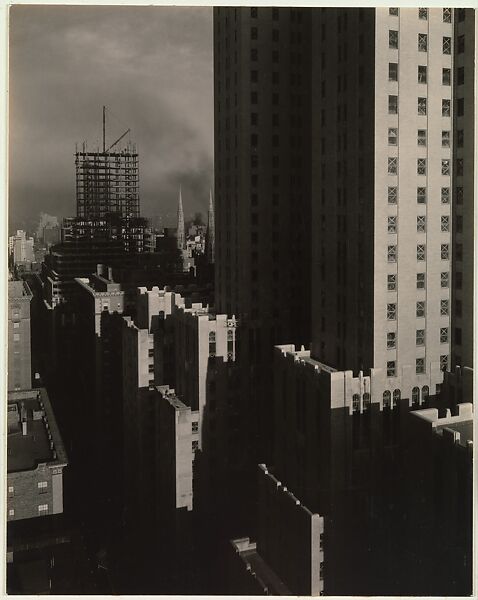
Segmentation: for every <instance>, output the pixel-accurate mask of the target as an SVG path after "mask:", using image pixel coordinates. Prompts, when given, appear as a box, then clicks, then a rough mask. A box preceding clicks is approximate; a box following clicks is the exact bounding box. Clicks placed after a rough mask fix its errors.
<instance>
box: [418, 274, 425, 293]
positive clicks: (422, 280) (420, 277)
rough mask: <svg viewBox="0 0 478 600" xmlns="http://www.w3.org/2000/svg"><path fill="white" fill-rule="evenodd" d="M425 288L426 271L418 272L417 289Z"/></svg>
mask: <svg viewBox="0 0 478 600" xmlns="http://www.w3.org/2000/svg"><path fill="white" fill-rule="evenodd" d="M423 289H425V273H417V290H423Z"/></svg>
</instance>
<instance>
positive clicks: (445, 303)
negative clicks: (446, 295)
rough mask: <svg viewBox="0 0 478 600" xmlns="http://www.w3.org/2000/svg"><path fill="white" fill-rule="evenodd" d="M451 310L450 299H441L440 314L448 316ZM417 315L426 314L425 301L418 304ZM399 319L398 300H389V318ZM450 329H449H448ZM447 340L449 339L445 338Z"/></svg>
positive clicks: (392, 319)
mask: <svg viewBox="0 0 478 600" xmlns="http://www.w3.org/2000/svg"><path fill="white" fill-rule="evenodd" d="M449 311H450V303H449V300H448V299H441V300H440V315H441V316H448V314H449ZM416 316H417V318H422V317H424V316H425V302H424V301H422V300H421V301H419V302H417V304H416ZM396 319H397V304H396V302H389V303H388V304H387V320H388V321H395V320H396ZM447 331H448V330H447ZM444 341H445V342H446V341H448V340H444Z"/></svg>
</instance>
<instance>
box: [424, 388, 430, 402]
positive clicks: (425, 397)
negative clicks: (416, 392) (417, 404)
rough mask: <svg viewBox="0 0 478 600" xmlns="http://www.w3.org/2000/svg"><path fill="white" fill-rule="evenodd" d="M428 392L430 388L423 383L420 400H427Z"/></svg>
mask: <svg viewBox="0 0 478 600" xmlns="http://www.w3.org/2000/svg"><path fill="white" fill-rule="evenodd" d="M429 393H430V389H429V387H428V385H424V386H423V387H422V402H426V401H427V400H428V394H429Z"/></svg>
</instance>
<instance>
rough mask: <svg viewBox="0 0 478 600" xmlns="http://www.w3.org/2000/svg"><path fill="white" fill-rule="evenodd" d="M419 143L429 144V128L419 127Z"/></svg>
mask: <svg viewBox="0 0 478 600" xmlns="http://www.w3.org/2000/svg"><path fill="white" fill-rule="evenodd" d="M417 144H418V145H419V146H426V145H427V130H426V129H419V130H418V131H417Z"/></svg>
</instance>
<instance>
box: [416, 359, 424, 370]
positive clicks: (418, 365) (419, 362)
mask: <svg viewBox="0 0 478 600" xmlns="http://www.w3.org/2000/svg"><path fill="white" fill-rule="evenodd" d="M415 372H416V373H425V359H424V358H417V359H416V360H415Z"/></svg>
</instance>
